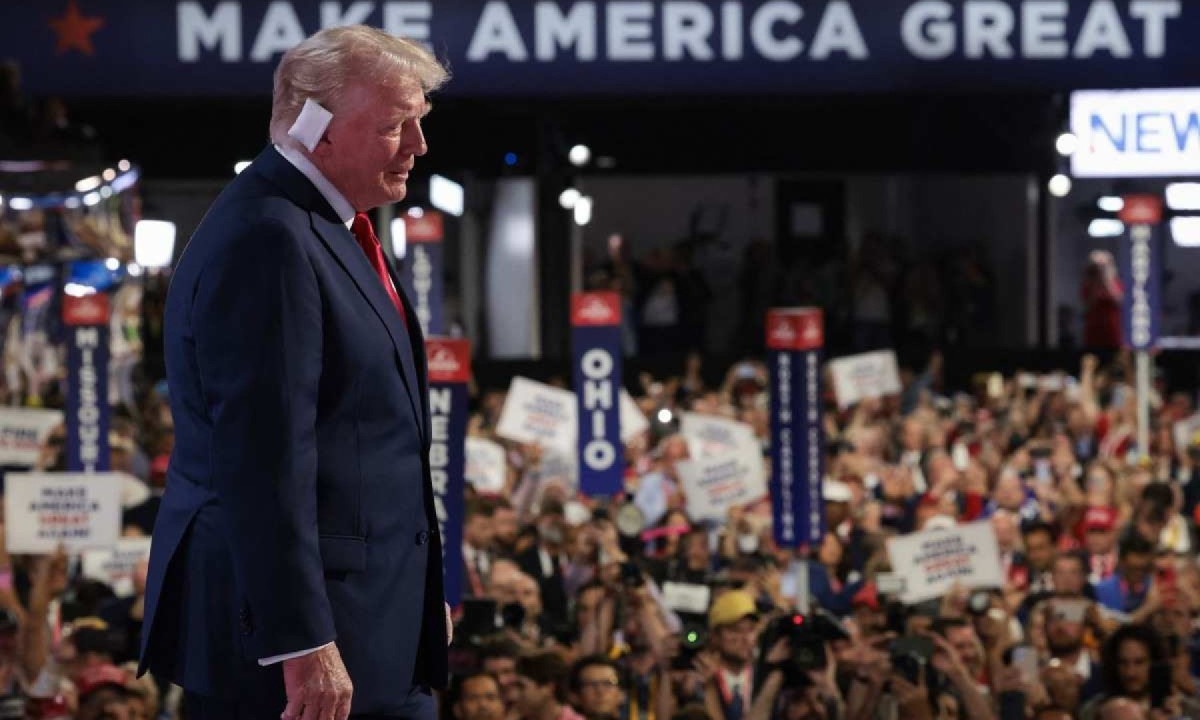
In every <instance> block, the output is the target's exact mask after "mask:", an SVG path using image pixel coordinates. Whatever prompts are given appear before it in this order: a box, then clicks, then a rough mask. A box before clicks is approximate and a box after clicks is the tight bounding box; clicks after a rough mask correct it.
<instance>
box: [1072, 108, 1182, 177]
mask: <svg viewBox="0 0 1200 720" xmlns="http://www.w3.org/2000/svg"><path fill="white" fill-rule="evenodd" d="M1071 132H1072V133H1074V134H1075V135H1076V136H1077V137H1078V138H1079V141H1080V142H1079V150H1078V151H1076V152H1075V154H1074V155H1072V156H1071V174H1073V175H1075V176H1076V177H1102V178H1121V177H1180V176H1189V175H1200V89H1186V90H1129V91H1120V92H1107V91H1081V92H1075V93H1072V94H1071Z"/></svg>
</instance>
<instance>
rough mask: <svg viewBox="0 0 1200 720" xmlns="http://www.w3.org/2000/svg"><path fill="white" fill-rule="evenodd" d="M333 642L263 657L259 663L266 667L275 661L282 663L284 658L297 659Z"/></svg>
mask: <svg viewBox="0 0 1200 720" xmlns="http://www.w3.org/2000/svg"><path fill="white" fill-rule="evenodd" d="M332 644H333V643H331V642H329V643H325V644H324V645H322V646H320V647H315V648H311V649H309V650H300V651H299V652H293V653H287V654H285V655H273V656H271V657H269V658H263V659H261V660H259V661H258V664H259V665H261V666H263V667H266V666H268V665H274V664H275V663H281V662H283V661H284V660H295V659H296V658H298V657H304V656H305V655H311V654H312V653H315V652H316V651H318V650H320V649H322V648H327V647H329V646H330V645H332Z"/></svg>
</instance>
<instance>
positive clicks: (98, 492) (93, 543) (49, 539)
mask: <svg viewBox="0 0 1200 720" xmlns="http://www.w3.org/2000/svg"><path fill="white" fill-rule="evenodd" d="M121 484H122V480H121V476H120V475H118V474H116V473H95V474H86V473H10V474H9V475H8V477H7V478H6V479H5V488H4V517H5V519H6V521H7V522H6V523H5V530H6V537H7V542H8V551H9V552H10V553H13V554H23V553H28V554H34V555H41V554H45V553H51V552H54V550H55V549H56V548H57V547H58V546H59V545H62V546H64V547H65V548H66V549H67V551H68V552H72V553H77V552H82V551H83V550H91V549H97V548H98V549H107V548H112V547H113V546H115V545H116V542H117V539H118V538H119V537H120V535H121Z"/></svg>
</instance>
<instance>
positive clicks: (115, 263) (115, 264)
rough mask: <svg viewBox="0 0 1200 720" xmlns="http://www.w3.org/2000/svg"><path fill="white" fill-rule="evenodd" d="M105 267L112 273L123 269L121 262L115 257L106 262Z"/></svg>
mask: <svg viewBox="0 0 1200 720" xmlns="http://www.w3.org/2000/svg"><path fill="white" fill-rule="evenodd" d="M104 267H106V268H108V269H109V270H110V271H112V272H116V271H118V270H120V269H121V261H120V260H118V259H116V258H115V257H110V258H108V259H107V260H105V261H104Z"/></svg>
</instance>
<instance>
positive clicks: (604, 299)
mask: <svg viewBox="0 0 1200 720" xmlns="http://www.w3.org/2000/svg"><path fill="white" fill-rule="evenodd" d="M571 324H572V325H574V326H575V327H593V326H597V325H620V324H621V296H620V295H618V294H617V293H615V292H590V293H575V294H574V295H572V296H571Z"/></svg>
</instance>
